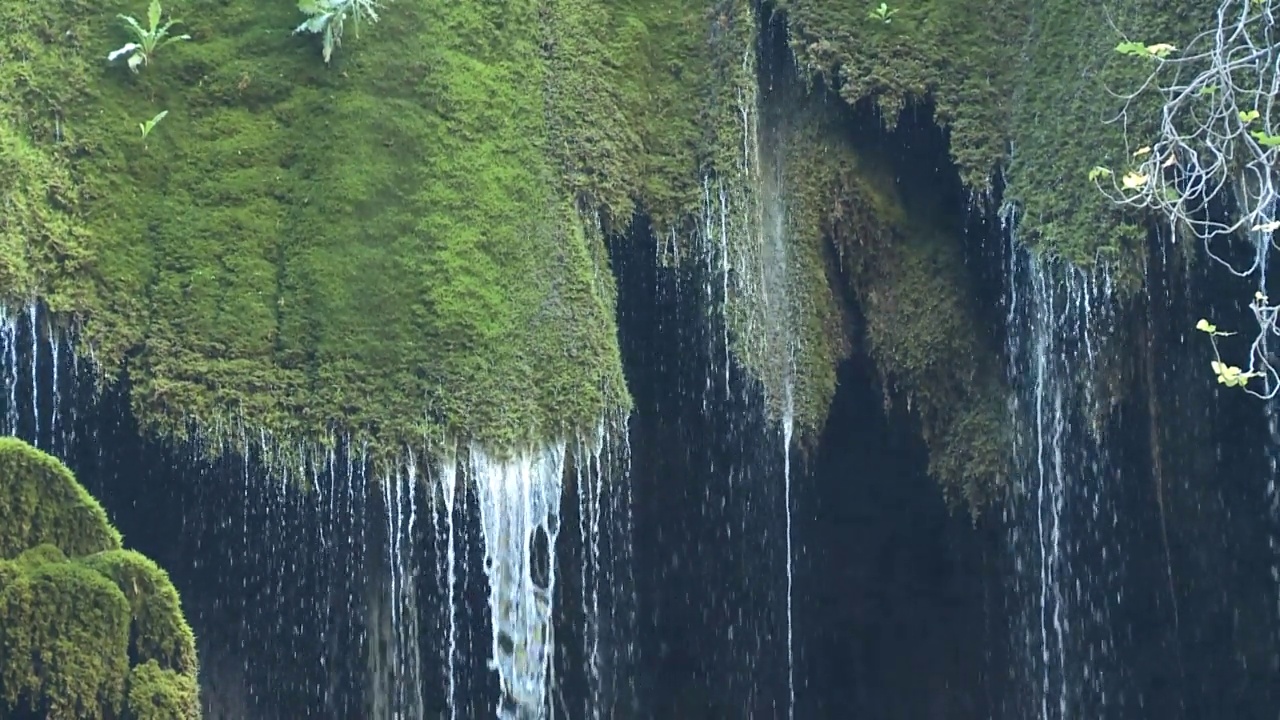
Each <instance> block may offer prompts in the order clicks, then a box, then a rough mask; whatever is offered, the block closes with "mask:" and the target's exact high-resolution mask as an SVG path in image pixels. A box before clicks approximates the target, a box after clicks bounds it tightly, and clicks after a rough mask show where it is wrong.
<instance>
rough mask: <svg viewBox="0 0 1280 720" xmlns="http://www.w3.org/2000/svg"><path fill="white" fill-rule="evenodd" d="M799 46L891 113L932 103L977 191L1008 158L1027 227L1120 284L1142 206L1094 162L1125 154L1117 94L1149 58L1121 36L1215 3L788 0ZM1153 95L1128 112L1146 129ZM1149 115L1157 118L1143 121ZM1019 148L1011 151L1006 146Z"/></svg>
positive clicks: (1196, 20)
mask: <svg viewBox="0 0 1280 720" xmlns="http://www.w3.org/2000/svg"><path fill="white" fill-rule="evenodd" d="M778 4H779V6H780V8H782V9H783V10H784V11H785V12H786V14H787V17H788V21H789V24H790V27H791V29H792V32H793V34H792V47H793V48H794V50H795V52H796V56H797V57H798V58H799V60H800V61H801V63H802V65H803V66H804V67H805V68H806V69H807V70H808V71H809V72H811V73H812V74H813V75H814V76H817V77H821V78H823V79H824V80H825V81H826V83H827V84H828V85H830V86H832V87H837V88H839V90H840V95H841V96H842V97H843V98H844V99H845V100H846V101H847V102H848V103H850V104H858V103H862V102H874V103H876V104H877V105H878V106H879V107H880V108H881V110H882V112H883V115H884V119H885V122H886V123H887V124H890V125H892V124H893V123H895V122H897V120H898V117H899V112H900V111H901V110H902V109H903V108H905V107H908V106H910V105H911V104H912V103H917V102H923V101H929V102H931V103H933V104H934V105H935V106H936V118H937V120H938V122H939V124H941V125H942V126H944V127H946V128H948V129H949V131H950V134H951V148H950V151H951V156H952V159H953V160H954V161H955V162H956V164H957V166H958V167H959V168H960V172H961V176H962V179H963V180H964V182H965V184H966V185H967V186H968V187H969V188H970V189H972V190H975V191H979V192H985V191H987V190H989V189H990V188H991V180H992V177H993V171H994V170H996V169H997V168H1001V167H1007V169H1008V173H1007V176H1006V178H1005V179H1006V181H1007V186H1006V191H1005V197H1006V199H1007V200H1009V201H1011V203H1012V206H1014V207H1016V208H1018V210H1019V226H1018V227H1019V233H1020V239H1021V240H1022V241H1024V242H1026V243H1028V244H1030V245H1033V246H1036V247H1037V248H1039V249H1041V250H1042V251H1044V252H1046V253H1049V254H1052V255H1055V256H1059V257H1062V258H1064V259H1066V260H1067V261H1069V262H1071V263H1074V264H1076V265H1079V266H1085V267H1088V266H1092V265H1095V264H1100V263H1102V264H1106V265H1108V266H1110V267H1111V268H1112V269H1113V270H1114V271H1115V273H1114V277H1115V279H1116V282H1117V284H1118V285H1119V286H1120V289H1121V290H1122V291H1131V290H1133V289H1134V288H1136V287H1138V286H1139V284H1140V281H1141V278H1142V254H1143V250H1144V245H1143V241H1144V240H1145V237H1146V222H1147V219H1146V218H1142V217H1135V216H1132V215H1125V214H1123V213H1120V212H1119V211H1118V210H1117V208H1116V207H1114V206H1113V205H1112V204H1111V203H1110V201H1108V200H1107V199H1106V198H1105V197H1103V196H1102V194H1101V193H1099V192H1098V190H1097V188H1096V187H1094V185H1093V184H1092V183H1091V182H1089V181H1088V179H1087V175H1088V172H1089V169H1090V168H1092V167H1093V166H1095V165H1122V164H1123V162H1124V160H1125V159H1126V158H1127V157H1128V150H1129V149H1126V148H1125V146H1124V141H1123V135H1122V133H1121V128H1120V126H1119V125H1117V124H1114V123H1110V122H1108V121H1109V120H1111V119H1113V118H1114V117H1115V116H1116V114H1117V113H1118V111H1119V110H1120V109H1121V105H1122V103H1121V101H1120V100H1118V99H1117V94H1118V93H1126V92H1129V91H1131V90H1133V89H1135V88H1137V87H1138V86H1139V85H1140V84H1141V83H1142V81H1143V79H1144V78H1145V73H1146V71H1147V70H1148V69H1149V66H1148V65H1147V64H1146V63H1144V61H1141V60H1138V59H1135V58H1131V57H1125V56H1121V55H1119V54H1118V53H1116V52H1115V51H1114V48H1115V46H1116V44H1117V43H1119V42H1121V41H1123V40H1135V39H1136V40H1143V41H1149V42H1156V41H1167V42H1172V43H1174V44H1179V45H1185V43H1186V42H1187V41H1188V40H1189V39H1190V38H1191V37H1192V36H1194V35H1195V34H1196V33H1197V32H1199V31H1202V30H1203V29H1204V28H1206V27H1208V26H1209V22H1210V20H1211V18H1212V14H1213V13H1214V12H1215V10H1216V6H1215V5H1213V4H1212V3H1198V2H1195V1H1194V0H1178V2H1173V3H1168V2H1158V1H1157V0H1139V1H1137V2H1113V1H1112V0H1089V1H1087V2H1077V1H1076V0H1034V1H1033V2H1029V3H1028V2H1016V0H983V1H982V2H979V3H973V2H968V1H967V0H900V1H899V2H894V3H889V6H890V7H891V8H893V9H895V10H897V11H898V12H897V13H896V14H894V15H893V17H892V22H890V23H888V24H886V23H883V22H880V21H877V20H873V19H870V18H868V17H867V12H868V10H869V8H870V7H871V4H870V3H862V2H853V0H781V1H780V2H779V3H778ZM1154 99H1155V98H1154V97H1153V98H1149V99H1148V100H1149V101H1148V102H1145V103H1139V104H1138V105H1137V106H1135V108H1134V112H1133V113H1132V114H1131V116H1130V120H1131V122H1132V123H1133V126H1134V130H1135V131H1137V132H1138V134H1139V136H1140V135H1141V129H1142V127H1143V125H1144V122H1146V120H1145V119H1144V113H1147V114H1148V115H1149V119H1151V120H1154V119H1155V117H1156V112H1157V107H1156V106H1155V105H1154V104H1153V102H1151V101H1154ZM1147 127H1153V126H1152V125H1150V124H1149V123H1147ZM1010 148H1012V153H1010V152H1009V149H1010Z"/></svg>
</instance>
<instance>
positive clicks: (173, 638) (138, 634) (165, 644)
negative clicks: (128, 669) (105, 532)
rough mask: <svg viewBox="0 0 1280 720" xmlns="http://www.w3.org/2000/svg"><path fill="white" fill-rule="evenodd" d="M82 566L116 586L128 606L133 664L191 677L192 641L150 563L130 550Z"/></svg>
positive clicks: (161, 574)
mask: <svg viewBox="0 0 1280 720" xmlns="http://www.w3.org/2000/svg"><path fill="white" fill-rule="evenodd" d="M81 562H83V564H84V565H85V566H86V567H89V568H91V569H93V570H96V571H97V572H98V573H99V574H101V575H102V576H103V577H106V578H108V579H110V580H111V581H112V582H114V583H115V584H116V587H118V588H120V591H121V592H122V593H124V596H125V598H126V599H127V600H128V601H129V611H130V613H131V616H132V622H133V631H132V633H131V640H130V657H132V658H133V660H134V662H135V663H146V662H151V661H155V662H158V663H160V666H162V667H164V668H168V669H170V670H172V671H174V672H177V673H185V674H187V675H190V676H192V677H194V676H195V672H196V669H197V663H196V641H195V635H193V634H192V632H191V626H190V625H188V624H187V620H186V618H185V617H184V616H183V615H182V604H181V601H180V600H179V599H178V591H177V590H175V589H174V587H173V584H172V583H171V582H170V581H169V576H168V574H167V573H165V571H164V570H162V569H161V568H160V566H158V565H156V564H155V562H153V561H152V560H151V559H150V558H147V557H146V556H144V555H141V554H139V553H137V552H134V551H132V550H108V551H106V552H100V553H97V554H94V555H90V556H88V557H85V558H83V559H82V561H81Z"/></svg>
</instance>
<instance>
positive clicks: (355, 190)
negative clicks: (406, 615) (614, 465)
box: [0, 0, 630, 458]
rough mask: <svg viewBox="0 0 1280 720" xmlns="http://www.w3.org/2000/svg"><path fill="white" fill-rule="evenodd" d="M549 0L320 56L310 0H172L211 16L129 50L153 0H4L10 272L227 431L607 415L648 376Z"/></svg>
mask: <svg viewBox="0 0 1280 720" xmlns="http://www.w3.org/2000/svg"><path fill="white" fill-rule="evenodd" d="M542 9H543V5H542V3H540V2H536V1H534V0H525V1H522V2H513V3H504V4H502V5H493V4H475V3H454V2H446V1H444V0H435V1H429V2H425V3H410V2H398V3H394V4H391V5H389V6H388V8H387V10H386V12H385V13H384V15H383V20H382V22H380V23H378V24H377V25H375V26H365V27H362V28H361V32H360V33H359V36H358V37H357V35H356V34H355V33H348V36H347V37H346V39H345V42H344V44H343V46H342V47H341V48H340V49H339V50H338V52H337V53H336V54H335V56H334V60H333V64H332V65H331V66H329V67H326V66H325V65H324V64H323V63H322V62H321V60H320V57H319V48H318V45H317V43H316V41H315V39H314V38H310V37H303V36H292V35H291V34H290V30H291V29H292V28H293V27H294V26H295V25H296V24H297V22H298V21H299V16H298V14H297V11H296V9H295V8H294V7H293V6H292V4H291V3H278V4H277V3H231V4H225V3H201V4H198V5H195V4H190V3H182V2H176V1H175V2H173V3H168V4H166V5H165V14H166V16H170V14H171V15H172V16H173V17H177V18H180V19H182V20H183V21H184V25H183V26H182V30H184V31H186V32H189V33H190V34H191V35H192V36H193V40H192V41H190V42H186V43H180V44H175V45H170V46H166V47H165V48H164V49H163V50H161V51H160V52H159V53H158V54H157V56H156V57H155V58H153V59H152V61H151V62H150V63H149V64H148V65H147V66H145V67H143V68H142V69H141V71H140V72H139V73H137V74H136V75H135V74H131V73H130V72H129V71H128V70H127V69H126V68H124V67H123V66H120V65H117V66H111V65H108V64H107V63H106V62H105V59H106V53H107V52H108V51H110V50H111V49H113V48H115V47H118V46H119V45H121V44H122V43H123V42H124V41H126V40H127V39H128V38H127V36H126V35H125V33H124V32H123V30H122V25H121V24H120V22H119V21H118V20H117V19H116V17H115V15H116V13H117V12H120V13H125V14H131V15H134V16H138V15H140V14H141V13H143V12H145V3H143V2H140V0H139V1H131V2H125V1H123V0H109V1H108V2H105V3H90V2H86V1H83V0H69V1H67V2H53V1H52V0H48V1H42V2H33V3H17V4H14V3H7V4H5V6H4V7H3V8H2V9H0V100H2V101H3V107H4V110H3V111H0V153H3V154H2V155H0V168H3V167H14V168H16V169H17V170H18V172H17V173H15V174H13V175H6V176H5V179H4V180H0V191H2V193H3V194H2V195H0V197H3V198H4V201H5V205H6V206H7V207H10V208H17V209H18V210H19V212H17V213H14V214H10V215H7V216H6V218H5V220H4V221H3V225H0V227H2V228H3V229H2V231H0V248H8V247H9V246H11V245H12V246H15V247H16V249H17V250H19V252H15V253H12V254H7V255H6V256H7V257H12V258H18V259H20V261H14V262H8V263H4V264H3V265H0V297H3V298H4V299H5V300H7V302H8V304H10V305H14V304H18V303H24V302H28V301H30V300H31V299H32V298H39V299H40V300H42V301H43V302H45V303H47V304H48V306H49V307H50V308H51V309H52V310H54V311H55V312H60V313H65V314H68V315H72V316H74V317H75V318H76V320H77V321H78V322H77V325H78V326H79V327H80V328H81V329H82V332H81V334H80V338H79V340H80V342H81V343H82V344H84V345H86V346H88V347H89V348H91V349H92V350H93V353H94V356H95V357H96V358H97V359H98V361H99V363H100V365H101V367H102V369H103V370H104V372H105V373H106V375H107V377H108V379H111V378H113V377H115V376H116V374H117V373H118V372H119V371H120V370H121V369H124V370H127V373H128V379H129V382H130V387H131V397H132V404H133V409H134V411H135V413H136V415H137V416H138V418H139V420H140V422H141V424H142V425H143V427H144V428H145V429H147V430H150V431H153V432H157V433H158V434H160V435H169V436H177V437H178V438H186V437H188V436H189V435H190V433H191V431H192V429H193V428H194V429H196V430H198V431H199V432H200V434H201V435H202V440H204V442H205V444H206V445H207V446H208V447H212V448H218V447H223V446H226V445H229V444H232V443H234V442H235V441H237V440H238V438H236V437H234V436H235V435H236V433H237V430H236V429H237V428H245V427H252V428H254V429H255V430H256V429H259V428H261V429H263V430H265V431H267V432H268V433H270V434H271V435H272V436H274V437H275V438H277V439H278V440H281V441H293V440H299V439H302V440H310V441H313V442H320V441H322V440H323V439H324V438H328V437H333V436H341V435H345V436H347V437H349V438H350V439H351V440H352V441H353V442H355V443H357V444H358V445H367V446H368V447H369V448H370V451H371V453H372V454H373V455H374V457H375V458H377V457H378V456H382V457H384V458H394V457H395V456H398V455H399V454H400V453H402V452H403V449H404V448H405V447H406V446H411V447H421V445H422V443H423V442H424V441H427V440H428V439H431V440H434V439H444V438H467V439H469V440H473V441H476V442H480V443H481V444H483V445H485V446H486V447H490V448H493V449H494V451H495V452H502V451H504V450H507V449H511V450H514V449H517V448H519V447H522V446H527V445H529V444H532V443H536V442H541V441H544V440H546V439H547V438H551V437H556V436H565V435H571V434H574V433H577V432H583V431H586V430H593V429H594V428H595V426H596V425H597V424H598V423H599V421H600V418H601V417H602V416H604V415H605V414H607V413H608V412H611V411H616V410H618V409H625V408H627V407H629V402H630V400H629V397H628V396H627V393H626V389H625V385H624V383H623V380H622V374H621V363H620V360H619V357H618V350H617V341H616V325H615V320H614V312H613V296H612V279H611V278H610V277H609V275H610V273H609V271H608V268H607V266H606V265H604V263H605V255H604V249H603V240H602V236H601V233H600V231H599V230H598V228H597V227H596V226H595V223H594V219H593V214H592V212H591V210H592V208H580V206H579V203H578V202H577V201H578V198H576V197H575V196H574V193H573V192H572V188H571V187H570V186H569V185H568V184H567V183H566V182H564V181H563V178H562V177H561V174H560V173H559V172H558V168H555V167H554V166H553V162H552V160H551V154H550V153H549V152H548V144H549V142H550V138H551V137H552V136H551V119H552V118H553V117H555V115H554V108H553V107H552V106H551V105H550V104H549V103H548V100H547V94H546V92H545V90H546V87H547V85H548V77H549V75H548V63H547V62H546V60H545V56H546V53H545V51H544V45H543V41H544V40H545V38H544V36H543V23H544V19H545V18H544V17H543V15H542V12H541V11H542ZM160 110H168V111H169V114H168V116H167V117H166V118H165V120H164V121H163V122H162V123H161V124H159V125H158V126H157V127H156V128H155V130H154V131H153V132H152V133H151V134H150V135H149V136H147V137H146V138H145V139H144V138H142V137H140V136H139V133H138V130H137V124H138V123H139V122H141V121H142V120H145V119H148V118H150V117H151V116H153V115H154V114H156V113H157V112H159V111H160ZM580 210H582V212H580ZM219 434H223V435H226V436H227V437H218V435H219Z"/></svg>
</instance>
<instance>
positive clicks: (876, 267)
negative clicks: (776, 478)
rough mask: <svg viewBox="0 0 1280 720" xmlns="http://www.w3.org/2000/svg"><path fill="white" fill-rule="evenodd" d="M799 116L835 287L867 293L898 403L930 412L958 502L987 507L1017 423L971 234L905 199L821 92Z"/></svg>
mask: <svg viewBox="0 0 1280 720" xmlns="http://www.w3.org/2000/svg"><path fill="white" fill-rule="evenodd" d="M794 117H795V118H796V121H797V127H796V128H795V130H794V132H795V137H794V139H793V140H791V141H790V143H789V147H790V148H791V155H792V159H791V160H790V161H789V166H792V167H795V168H797V170H796V171H795V175H794V185H793V186H792V187H793V188H794V189H793V193H794V195H795V199H794V200H793V203H792V205H793V207H794V208H795V210H796V216H797V217H796V220H795V222H796V224H797V226H798V227H799V228H802V229H803V231H804V237H808V238H813V237H815V235H814V234H815V233H817V236H819V237H821V238H822V240H821V242H822V243H824V244H825V243H830V244H832V245H833V247H834V252H835V253H836V254H837V256H838V265H839V274H838V275H836V276H835V277H834V278H833V288H834V287H838V286H837V285H834V283H845V284H847V287H848V288H849V290H850V291H851V292H852V294H853V296H854V297H855V298H856V300H857V302H858V305H859V308H860V310H861V313H862V315H863V318H864V327H863V332H862V336H863V340H864V342H865V343H866V345H865V351H866V352H867V353H868V354H869V355H870V357H871V358H872V359H873V360H874V361H875V364H876V366H877V368H878V371H879V374H880V376H881V378H882V380H883V384H884V389H885V393H886V400H887V401H888V400H890V399H895V398H896V399H900V400H903V401H905V402H903V403H902V405H903V406H905V407H906V408H909V409H910V411H911V412H912V413H913V414H915V415H916V416H917V417H918V418H919V421H920V430H921V434H922V436H923V438H924V441H925V443H926V445H927V446H928V449H929V467H930V471H931V473H932V474H933V475H934V477H936V478H937V479H938V480H939V482H940V483H941V484H942V486H943V489H944V491H945V492H946V494H947V495H948V496H949V497H951V498H952V499H955V500H959V499H963V500H965V501H967V502H968V503H969V504H970V506H971V507H972V508H974V509H975V510H977V509H980V508H981V507H982V506H983V505H984V504H985V503H986V502H987V501H988V500H989V499H990V498H991V497H992V495H993V494H994V493H995V492H996V491H998V489H999V488H1000V487H1001V486H1002V484H1003V482H1004V480H1005V477H1006V467H1005V463H1006V457H1005V453H1004V452H1003V448H1005V447H1007V444H1006V443H1005V440H1006V438H1007V433H1008V427H1007V422H1008V420H1007V414H1006V413H1004V412H1003V408H1004V406H1005V403H1004V398H1005V396H1006V392H1005V389H1004V387H1003V383H1002V377H1001V374H1000V371H999V368H1000V367H1001V366H1000V361H999V353H998V351H997V349H996V347H995V344H994V342H993V340H992V338H990V337H988V335H987V333H986V331H985V330H984V329H983V328H984V327H985V326H984V324H983V323H982V322H981V321H980V320H979V315H978V310H977V308H976V307H975V302H976V301H975V300H974V292H973V289H972V287H971V279H970V278H969V276H968V275H967V273H966V271H965V263H964V257H963V253H962V245H961V238H960V236H959V234H958V233H957V232H956V231H955V230H953V229H951V228H948V227H946V225H945V224H943V222H942V219H943V218H945V213H943V212H941V211H940V210H939V209H938V208H932V207H922V206H919V205H918V204H916V203H917V201H913V200H911V199H909V198H907V197H904V196H903V195H902V194H900V193H899V192H898V191H897V190H896V188H897V187H899V186H898V185H897V183H895V182H894V174H893V172H892V170H891V168H892V165H891V164H890V162H889V160H888V159H887V158H884V157H881V156H879V155H878V154H877V151H876V150H875V149H874V148H873V147H872V146H870V145H869V144H868V146H867V147H863V146H855V144H854V143H853V142H852V141H851V140H850V139H849V133H848V126H847V125H845V124H844V123H843V122H842V120H841V117H840V114H839V113H836V112H834V111H833V110H832V107H831V106H830V105H828V104H825V103H823V102H822V100H821V98H820V97H818V98H815V99H813V100H811V101H810V102H808V103H802V104H799V105H797V106H796V110H795V114H794ZM809 242H811V243H812V242H815V241H814V240H812V239H810V240H809ZM813 252H815V253H816V252H817V250H816V249H815V250H814V251H813ZM811 297H815V298H816V302H822V303H825V304H826V305H827V307H829V308H830V309H829V310H827V311H825V312H823V313H819V314H818V316H819V317H823V316H826V317H832V318H834V317H837V312H838V310H839V306H838V304H837V301H836V300H835V299H829V300H828V299H824V298H822V297H821V296H820V295H817V294H816V293H814V294H811ZM827 340H828V342H830V343H831V345H830V346H829V347H827V348H826V352H827V353H828V354H829V355H828V356H829V357H836V358H839V357H843V355H842V353H844V352H847V346H845V345H843V344H836V343H838V342H841V343H842V342H845V341H844V339H843V338H840V337H839V336H836V337H835V338H832V337H831V336H827ZM819 356H821V355H819ZM819 377H820V376H819Z"/></svg>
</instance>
